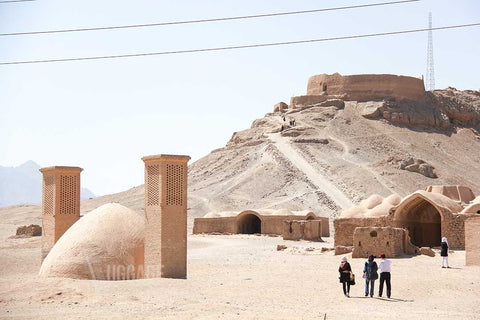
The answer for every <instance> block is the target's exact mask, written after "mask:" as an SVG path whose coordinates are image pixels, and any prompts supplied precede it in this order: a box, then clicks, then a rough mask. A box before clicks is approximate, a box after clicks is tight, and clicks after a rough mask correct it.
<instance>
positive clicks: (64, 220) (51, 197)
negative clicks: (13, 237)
mask: <svg viewBox="0 0 480 320" xmlns="http://www.w3.org/2000/svg"><path fill="white" fill-rule="evenodd" d="M82 170H83V169H82V168H79V167H61V166H56V167H47V168H42V169H40V172H41V173H42V174H43V180H42V260H43V259H44V258H45V257H46V256H47V254H48V253H49V252H50V250H51V249H52V247H53V245H54V244H55V243H56V242H57V241H58V239H60V237H61V236H62V235H63V234H64V233H65V231H67V230H68V228H70V227H71V226H72V225H73V224H74V223H75V222H77V220H78V219H80V172H82Z"/></svg>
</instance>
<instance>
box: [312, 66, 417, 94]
mask: <svg viewBox="0 0 480 320" xmlns="http://www.w3.org/2000/svg"><path fill="white" fill-rule="evenodd" d="M307 95H308V96H320V95H329V96H331V95H345V98H344V100H352V101H371V100H376V99H385V98H390V99H395V100H415V101H423V100H424V98H425V86H424V84H423V80H422V79H421V78H414V77H406V76H397V75H392V74H359V75H350V76H342V75H341V74H339V73H334V74H332V75H328V74H319V75H315V76H312V77H310V79H309V80H308V87H307Z"/></svg>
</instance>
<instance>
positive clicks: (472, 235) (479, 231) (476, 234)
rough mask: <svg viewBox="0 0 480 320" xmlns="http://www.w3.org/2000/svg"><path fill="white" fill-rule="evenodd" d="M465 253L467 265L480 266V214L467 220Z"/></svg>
mask: <svg viewBox="0 0 480 320" xmlns="http://www.w3.org/2000/svg"><path fill="white" fill-rule="evenodd" d="M465 255H466V261H465V262H466V265H467V266H480V216H473V217H471V218H470V219H467V220H466V221H465Z"/></svg>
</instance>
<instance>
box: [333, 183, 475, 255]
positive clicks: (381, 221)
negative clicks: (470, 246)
mask: <svg viewBox="0 0 480 320" xmlns="http://www.w3.org/2000/svg"><path fill="white" fill-rule="evenodd" d="M377 197H379V196H377ZM479 200H480V199H479V198H477V199H475V196H474V194H473V192H472V191H471V190H470V189H469V188H468V187H464V186H429V187H427V188H425V190H420V191H416V192H414V193H412V194H410V195H408V196H406V197H405V198H403V199H402V200H401V201H400V202H397V201H392V202H391V203H389V204H388V201H385V199H384V200H382V201H380V203H378V201H377V203H375V205H373V206H371V207H370V208H366V209H365V210H356V209H357V208H352V209H349V210H345V211H344V212H342V213H341V214H340V215H339V217H338V218H337V219H335V220H334V227H335V246H352V245H354V233H355V229H356V228H358V227H395V228H404V229H406V230H408V234H409V236H410V238H411V242H412V244H413V245H415V246H418V247H434V246H439V245H440V240H441V238H442V237H443V236H444V237H447V238H448V242H449V245H450V247H451V248H452V249H464V248H465V221H466V220H467V219H468V218H469V217H471V216H473V215H475V214H476V213H475V209H476V208H477V207H479V208H478V210H480V205H478V202H480V201H479ZM352 212H353V214H352ZM372 212H375V214H372Z"/></svg>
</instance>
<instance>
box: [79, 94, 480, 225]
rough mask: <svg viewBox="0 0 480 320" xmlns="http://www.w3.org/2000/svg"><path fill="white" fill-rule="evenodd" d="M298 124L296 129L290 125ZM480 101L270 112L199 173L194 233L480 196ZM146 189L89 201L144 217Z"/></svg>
mask: <svg viewBox="0 0 480 320" xmlns="http://www.w3.org/2000/svg"><path fill="white" fill-rule="evenodd" d="M293 120H295V125H290V121H293ZM479 120H480V93H479V92H478V91H457V90H455V89H453V88H448V89H446V90H437V91H435V92H433V93H428V99H427V102H423V103H418V102H411V101H410V102H396V101H372V102H362V103H357V102H353V101H343V100H339V99H334V100H327V101H324V102H322V103H320V104H317V105H309V106H306V107H304V108H301V109H287V110H283V112H275V113H268V114H266V115H265V116H264V117H263V118H260V119H257V120H255V121H253V123H252V125H251V128H249V129H246V130H243V131H240V132H235V133H234V134H233V135H232V138H231V139H230V141H228V143H227V144H226V146H225V147H224V148H220V149H217V150H213V151H212V152H211V153H210V154H208V155H207V156H205V157H203V158H202V159H200V160H198V161H196V162H195V163H192V164H191V165H190V167H189V186H188V192H189V194H188V201H189V225H190V227H191V225H192V221H193V218H195V217H200V216H203V215H204V214H206V213H208V212H210V211H226V210H235V211H239V210H243V209H249V208H276V209H277V208H287V209H291V210H303V209H307V208H308V209H311V210H313V211H314V212H316V213H317V214H320V215H323V216H329V215H335V214H336V213H338V211H339V210H341V209H342V208H347V207H350V206H351V205H352V204H353V203H358V202H359V201H360V200H362V199H364V198H366V197H368V196H370V195H371V194H374V193H376V194H379V195H381V196H388V195H390V194H392V193H397V194H398V195H400V196H405V195H407V194H409V193H411V192H413V191H415V190H418V189H423V188H425V186H427V185H438V184H460V185H466V186H469V187H471V188H472V190H473V191H474V193H475V194H477V195H478V194H480V170H479V168H480V167H479V163H480V135H479V132H478V131H479V129H480V127H479ZM143 192H144V189H143V186H139V187H136V188H133V189H130V190H127V191H124V192H122V193H118V194H114V195H109V196H104V197H99V198H96V199H90V200H85V201H83V202H82V212H83V213H85V212H88V211H90V210H92V209H94V208H96V207H98V206H99V205H101V204H104V203H107V202H119V203H121V204H123V205H125V206H127V207H130V208H132V209H134V210H137V211H143Z"/></svg>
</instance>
